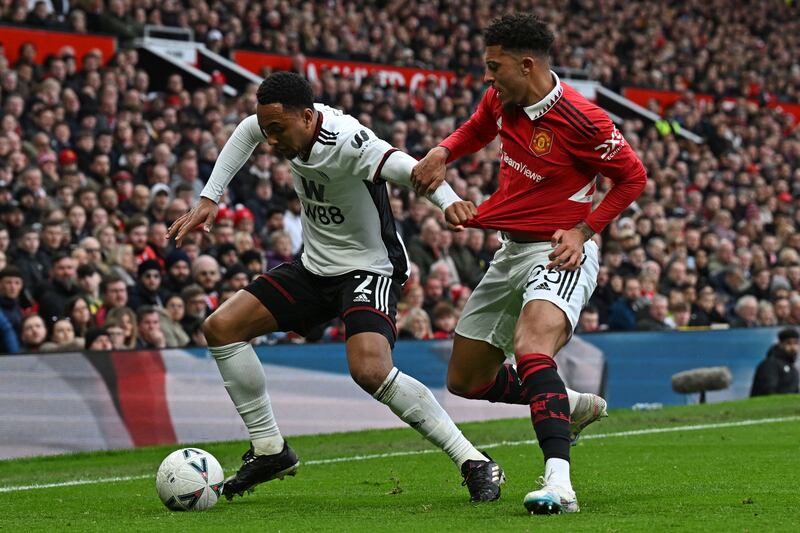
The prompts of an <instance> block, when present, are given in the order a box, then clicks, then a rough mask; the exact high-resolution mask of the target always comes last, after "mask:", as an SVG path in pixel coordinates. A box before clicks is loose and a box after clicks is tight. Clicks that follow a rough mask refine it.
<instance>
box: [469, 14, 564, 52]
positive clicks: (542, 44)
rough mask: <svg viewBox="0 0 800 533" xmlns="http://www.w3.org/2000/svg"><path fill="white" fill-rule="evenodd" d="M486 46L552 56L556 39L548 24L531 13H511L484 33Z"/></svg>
mask: <svg viewBox="0 0 800 533" xmlns="http://www.w3.org/2000/svg"><path fill="white" fill-rule="evenodd" d="M484 38H485V40H486V46H502V47H503V48H505V49H506V50H515V51H525V52H533V53H534V54H536V55H539V56H547V55H549V54H550V47H551V46H553V41H554V40H555V37H554V36H553V32H551V31H550V30H549V29H547V24H545V22H544V21H543V20H541V19H540V18H539V17H537V16H536V15H533V14H530V13H510V14H508V15H503V16H502V17H499V18H496V19H494V20H492V22H490V23H489V26H488V27H487V28H486V31H485V32H484Z"/></svg>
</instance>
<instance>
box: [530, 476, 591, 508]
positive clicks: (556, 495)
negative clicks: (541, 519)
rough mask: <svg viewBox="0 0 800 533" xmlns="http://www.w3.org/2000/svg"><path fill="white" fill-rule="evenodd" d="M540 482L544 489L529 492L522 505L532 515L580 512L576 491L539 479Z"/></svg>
mask: <svg viewBox="0 0 800 533" xmlns="http://www.w3.org/2000/svg"><path fill="white" fill-rule="evenodd" d="M539 482H540V483H542V488H541V489H539V490H534V491H533V492H529V493H528V494H527V495H526V496H525V499H524V500H522V505H524V506H525V509H527V510H528V512H529V513H530V514H561V513H577V512H579V511H580V507H578V498H577V497H576V496H575V491H574V490H572V489H571V488H567V487H560V486H558V485H552V484H550V483H548V482H546V481H544V480H543V478H539Z"/></svg>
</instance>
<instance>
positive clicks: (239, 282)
mask: <svg viewBox="0 0 800 533" xmlns="http://www.w3.org/2000/svg"><path fill="white" fill-rule="evenodd" d="M222 281H223V282H224V283H225V285H228V286H229V287H230V288H231V290H233V291H234V292H236V291H238V290H239V289H244V288H245V287H246V286H247V285H248V284H249V283H250V276H249V274H248V272H247V269H246V268H245V267H244V265H243V264H241V263H234V264H233V265H231V266H229V267H228V268H226V269H225V274H224V275H223V276H222Z"/></svg>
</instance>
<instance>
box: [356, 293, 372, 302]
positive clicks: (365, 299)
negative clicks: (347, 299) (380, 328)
mask: <svg viewBox="0 0 800 533" xmlns="http://www.w3.org/2000/svg"><path fill="white" fill-rule="evenodd" d="M353 301H354V302H366V303H369V297H368V296H367V295H366V294H364V293H361V294H359V295H358V296H356V297H355V298H353Z"/></svg>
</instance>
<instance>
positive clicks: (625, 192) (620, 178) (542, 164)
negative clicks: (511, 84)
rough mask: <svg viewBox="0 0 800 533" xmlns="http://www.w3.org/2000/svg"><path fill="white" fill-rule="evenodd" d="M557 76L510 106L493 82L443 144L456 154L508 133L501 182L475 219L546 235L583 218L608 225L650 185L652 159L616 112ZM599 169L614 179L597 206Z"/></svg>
mask: <svg viewBox="0 0 800 533" xmlns="http://www.w3.org/2000/svg"><path fill="white" fill-rule="evenodd" d="M553 77H554V78H555V80H556V86H555V88H554V89H553V90H552V91H551V92H550V93H549V94H548V95H547V96H546V97H545V98H544V99H543V100H542V101H540V102H538V103H536V104H533V105H531V106H528V107H521V106H515V107H513V108H511V109H504V108H503V104H502V103H501V102H500V99H499V98H498V97H497V91H496V90H495V89H494V88H490V89H489V90H488V91H486V93H485V94H484V95H483V98H482V99H481V101H480V103H479V104H478V108H477V110H476V111H475V113H474V114H473V115H472V117H471V118H470V119H469V120H468V121H467V122H466V123H464V124H463V125H462V126H461V127H460V128H458V129H457V130H456V131H455V132H453V133H452V134H451V135H450V136H449V137H447V139H445V140H444V141H442V143H441V144H440V146H444V147H445V148H447V149H448V150H450V157H449V158H448V162H449V161H452V160H454V159H458V158H459V157H461V156H463V155H466V154H471V153H473V152H476V151H477V150H479V149H481V148H482V147H484V146H486V145H487V144H488V143H490V142H491V141H492V140H493V139H494V138H495V136H497V134H498V133H499V134H500V141H501V142H500V176H499V187H498V189H497V191H496V192H495V193H494V194H492V196H491V197H490V198H489V199H488V200H486V201H485V202H484V203H483V204H481V205H480V207H479V208H478V215H477V216H476V217H475V219H473V220H472V221H471V222H470V223H469V224H468V225H469V226H473V227H479V228H491V229H497V230H505V231H513V232H524V233H529V234H531V235H532V236H535V237H537V238H541V239H543V240H546V239H549V238H550V237H551V236H552V235H553V233H554V232H555V231H556V230H558V229H570V228H573V227H574V226H575V225H576V224H578V223H580V222H582V221H585V222H586V223H587V224H588V225H589V227H590V228H592V229H593V230H594V231H595V232H600V231H602V230H603V228H605V227H606V225H608V223H609V222H611V221H612V220H614V218H616V217H617V216H618V215H619V214H620V213H621V212H622V211H623V210H624V209H625V208H627V207H628V206H629V205H630V204H631V202H633V201H634V200H635V199H636V198H638V196H639V194H641V192H642V189H644V185H645V182H646V181H647V174H646V172H645V170H644V166H643V165H642V163H641V161H639V158H638V157H637V156H636V154H635V153H634V151H633V149H632V148H631V147H630V146H629V145H628V143H627V142H626V141H625V139H624V138H623V137H622V134H621V133H620V132H619V131H617V128H616V127H615V126H614V123H613V122H611V119H609V118H608V115H606V113H604V112H603V111H602V110H601V109H600V108H599V107H597V106H596V105H594V104H592V103H591V102H589V101H588V100H586V98H584V97H583V96H582V95H581V94H580V93H578V91H576V90H575V89H573V88H572V87H570V86H569V85H567V84H562V83H561V82H560V81H559V80H558V77H557V76H556V75H555V74H553ZM597 174H602V175H604V176H606V177H608V178H610V179H611V180H612V181H613V182H614V186H613V187H612V188H611V190H610V191H609V192H608V194H607V195H606V197H605V198H604V199H603V201H602V202H601V203H600V205H599V206H598V208H597V209H596V210H595V211H594V212H592V197H593V194H594V192H595V177H596V176H597Z"/></svg>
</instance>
